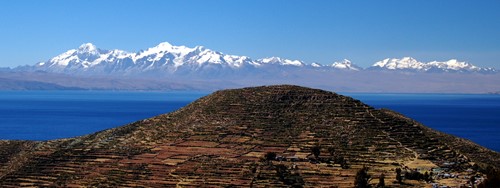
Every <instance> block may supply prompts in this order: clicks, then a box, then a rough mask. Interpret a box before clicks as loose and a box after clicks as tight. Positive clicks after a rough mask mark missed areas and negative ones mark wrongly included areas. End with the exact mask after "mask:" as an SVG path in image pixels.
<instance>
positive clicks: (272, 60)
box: [257, 57, 305, 67]
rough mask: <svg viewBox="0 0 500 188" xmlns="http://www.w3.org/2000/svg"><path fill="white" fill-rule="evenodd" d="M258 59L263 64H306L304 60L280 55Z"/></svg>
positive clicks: (300, 65) (298, 65) (299, 65)
mask: <svg viewBox="0 0 500 188" xmlns="http://www.w3.org/2000/svg"><path fill="white" fill-rule="evenodd" d="M257 61H258V62H260V63H262V64H274V65H290V66H297V67H302V66H304V65H305V63H304V62H302V61H299V60H290V59H283V58H280V57H268V58H262V59H259V60H257Z"/></svg>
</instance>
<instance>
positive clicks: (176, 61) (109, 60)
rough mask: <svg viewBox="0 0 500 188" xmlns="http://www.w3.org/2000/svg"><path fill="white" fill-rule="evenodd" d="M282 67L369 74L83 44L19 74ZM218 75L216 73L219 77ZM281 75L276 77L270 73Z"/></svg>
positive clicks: (410, 67) (392, 65)
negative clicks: (108, 48)
mask: <svg viewBox="0 0 500 188" xmlns="http://www.w3.org/2000/svg"><path fill="white" fill-rule="evenodd" d="M269 66H278V67H280V68H281V69H287V68H290V67H293V68H297V67H300V68H303V69H313V70H314V69H315V70H322V71H325V70H326V71H335V70H349V71H363V70H365V69H363V68H361V67H359V66H357V65H355V64H354V63H352V62H351V61H349V60H347V59H344V60H343V61H340V62H334V63H333V64H331V65H322V64H318V63H310V64H308V63H305V62H303V61H300V60H290V59H285V58H280V57H269V58H262V59H256V60H253V59H251V58H250V57H247V56H237V55H227V54H224V53H222V52H218V51H214V50H210V49H207V48H205V47H203V46H196V47H194V48H189V47H186V46H174V45H172V44H170V43H168V42H163V43H160V44H158V45H157V46H155V47H151V48H148V49H146V50H141V51H139V52H136V53H131V52H126V51H123V50H117V49H115V50H102V49H99V48H97V47H96V46H95V45H93V44H91V43H85V44H82V45H81V46H80V47H79V48H77V49H72V50H68V51H66V52H64V53H62V54H60V55H58V56H56V57H54V58H51V59H49V60H48V61H44V62H40V63H38V64H36V65H34V66H24V67H18V68H17V69H19V70H42V71H48V72H58V73H73V74H74V73H79V74H123V75H130V74H138V73H150V72H160V73H161V74H176V73H177V72H188V73H196V72H199V71H208V72H209V71H215V70H217V71H219V72H220V71H236V72H245V71H252V70H254V71H255V70H260V71H262V70H263V69H269ZM366 70H388V71H396V70H398V71H416V72H457V73H474V72H477V73H496V72H497V71H496V70H495V69H493V68H481V67H477V66H475V65H472V64H470V63H466V62H459V61H458V60H456V59H451V60H449V61H445V62H438V61H432V62H428V63H423V62H419V61H417V60H415V59H413V58H411V57H403V58H401V59H397V58H387V59H384V60H382V61H378V62H376V63H374V64H373V65H372V66H371V67H368V68H366ZM217 71H215V72H217ZM271 72H276V71H271Z"/></svg>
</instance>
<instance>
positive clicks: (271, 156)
mask: <svg viewBox="0 0 500 188" xmlns="http://www.w3.org/2000/svg"><path fill="white" fill-rule="evenodd" d="M264 157H265V158H266V160H267V161H272V160H274V159H276V153H274V152H267V153H266V155H265V156H264Z"/></svg>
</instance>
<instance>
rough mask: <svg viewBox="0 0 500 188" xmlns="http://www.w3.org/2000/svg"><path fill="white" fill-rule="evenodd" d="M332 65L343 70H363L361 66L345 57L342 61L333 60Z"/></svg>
mask: <svg viewBox="0 0 500 188" xmlns="http://www.w3.org/2000/svg"><path fill="white" fill-rule="evenodd" d="M330 66H331V67H333V68H336V69H342V70H353V71H359V70H362V68H361V67H359V66H357V65H355V64H353V63H352V62H351V61H349V60H348V59H344V60H342V61H340V62H333V64H332V65H330Z"/></svg>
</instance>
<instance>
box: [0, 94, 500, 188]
mask: <svg viewBox="0 0 500 188" xmlns="http://www.w3.org/2000/svg"><path fill="white" fill-rule="evenodd" d="M476 164H477V165H476ZM486 166H492V167H495V168H498V167H500V154H499V153H496V152H494V151H491V150H488V149H486V148H483V147H481V146H479V145H476V144H474V143H472V142H470V141H467V140H463V139H460V138H456V137H453V136H450V135H447V134H443V133H440V132H437V131H434V130H431V129H429V128H427V127H425V126H423V125H421V124H419V123H417V122H415V121H413V120H411V119H408V118H406V117H404V116H402V115H400V114H398V113H396V112H392V111H389V110H377V109H373V108H372V107H370V106H367V105H365V104H363V103H361V102H360V101H358V100H355V99H352V98H349V97H345V96H341V95H338V94H335V93H332V92H327V91H322V90H316V89H310V88H304V87H298V86H289V85H281V86H264V87H254V88H243V89H235V90H223V91H218V92H215V93H213V94H211V95H209V96H206V97H203V98H201V99H199V100H197V101H195V102H193V103H191V104H190V105H188V106H186V107H184V108H182V109H180V110H178V111H176V112H173V113H169V114H164V115H160V116H157V117H153V118H149V119H145V120H142V121H138V122H135V123H132V124H129V125H125V126H122V127H118V128H114V129H110V130H105V131H101V132H97V133H95V134H91V135H86V136H82V137H77V138H69V139H63V140H53V141H47V142H30V141H1V142H0V184H1V185H2V187H18V186H56V187H59V186H60V187H81V186H90V187H92V186H111V187H117V186H120V187H124V186H125V187H133V186H143V187H173V186H180V187H231V186H243V187H292V186H293V187H302V186H303V187H353V186H354V180H355V176H356V173H357V172H358V171H359V170H360V169H362V168H363V167H368V168H369V170H368V174H369V175H371V177H372V179H371V181H369V183H370V184H372V185H376V184H377V183H378V182H379V180H378V179H379V177H380V176H381V175H382V174H384V176H385V185H386V186H388V187H409V186H416V187H431V182H430V181H424V180H410V179H409V178H410V177H409V176H408V175H407V177H406V179H403V181H402V182H401V183H399V182H397V181H396V172H395V171H396V169H397V168H399V169H402V171H403V172H409V174H410V172H413V173H417V172H418V173H420V174H429V176H427V177H428V178H426V179H427V180H429V179H430V178H432V179H433V180H432V181H433V182H435V183H437V184H441V185H450V186H460V185H465V184H467V181H468V180H469V179H470V176H477V178H476V179H477V180H478V181H481V179H482V177H483V175H482V174H481V173H480V172H478V171H477V170H478V169H481V168H482V169H484V168H486ZM431 172H432V173H431Z"/></svg>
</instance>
